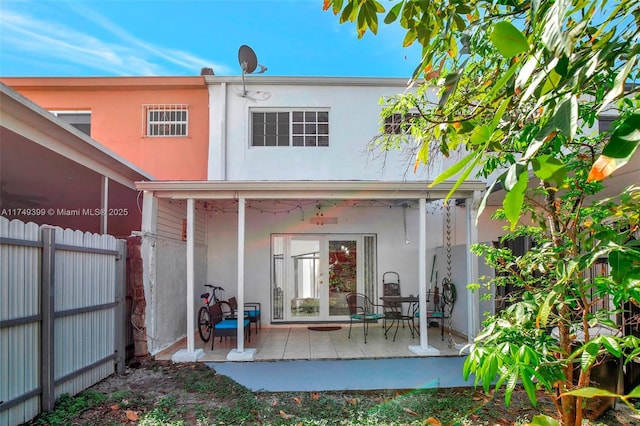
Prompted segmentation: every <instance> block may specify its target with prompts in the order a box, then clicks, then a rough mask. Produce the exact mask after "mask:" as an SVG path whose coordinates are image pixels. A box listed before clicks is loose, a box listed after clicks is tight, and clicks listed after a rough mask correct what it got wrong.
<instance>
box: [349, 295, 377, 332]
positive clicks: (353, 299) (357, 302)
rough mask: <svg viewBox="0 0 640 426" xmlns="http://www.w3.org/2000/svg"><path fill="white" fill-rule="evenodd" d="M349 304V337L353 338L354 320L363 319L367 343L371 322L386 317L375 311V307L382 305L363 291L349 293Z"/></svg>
mask: <svg viewBox="0 0 640 426" xmlns="http://www.w3.org/2000/svg"><path fill="white" fill-rule="evenodd" d="M347 305H348V306H349V339H351V326H352V325H353V321H362V323H363V331H364V342H365V343H367V333H368V332H369V323H370V322H377V321H378V320H379V319H383V318H384V315H382V314H380V313H377V312H376V311H375V308H376V307H380V305H376V304H375V303H373V302H372V301H371V300H370V299H369V298H368V297H367V296H365V295H364V294H362V293H349V294H347Z"/></svg>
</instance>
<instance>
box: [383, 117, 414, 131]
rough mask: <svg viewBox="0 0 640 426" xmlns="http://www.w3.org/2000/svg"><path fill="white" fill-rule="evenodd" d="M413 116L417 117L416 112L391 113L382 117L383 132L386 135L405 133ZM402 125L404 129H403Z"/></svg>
mask: <svg viewBox="0 0 640 426" xmlns="http://www.w3.org/2000/svg"><path fill="white" fill-rule="evenodd" d="M414 117H418V114H417V113H408V114H404V115H403V114H393V115H391V116H389V117H386V118H385V119H384V133H385V134H387V135H400V134H402V133H407V130H406V129H408V127H409V125H410V124H411V121H412V120H413V118H414ZM403 126H405V129H404V130H403Z"/></svg>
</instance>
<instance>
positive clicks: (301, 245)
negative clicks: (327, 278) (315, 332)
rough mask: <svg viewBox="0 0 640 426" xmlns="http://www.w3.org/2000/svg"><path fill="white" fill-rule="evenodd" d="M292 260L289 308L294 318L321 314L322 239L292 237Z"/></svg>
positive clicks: (312, 316)
mask: <svg viewBox="0 0 640 426" xmlns="http://www.w3.org/2000/svg"><path fill="white" fill-rule="evenodd" d="M289 251H290V260H291V267H292V277H291V278H292V280H291V287H290V292H289V294H290V298H289V309H290V312H289V314H290V316H291V317H292V318H300V317H302V318H308V319H311V318H314V317H319V316H320V298H321V293H320V290H321V288H322V287H321V284H322V282H321V280H322V277H323V276H324V274H323V273H322V271H321V270H320V240H318V239H294V238H292V239H291V242H290V250H289Z"/></svg>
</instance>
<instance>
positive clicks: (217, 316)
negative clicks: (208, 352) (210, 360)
mask: <svg viewBox="0 0 640 426" xmlns="http://www.w3.org/2000/svg"><path fill="white" fill-rule="evenodd" d="M243 323H244V338H245V340H248V341H251V327H249V324H250V323H249V320H248V319H246V318H245V319H243ZM211 324H212V331H213V336H212V337H211V349H212V350H213V342H214V341H215V340H216V336H220V341H221V342H222V338H223V337H234V336H237V334H238V319H237V318H236V319H230V318H226V317H224V314H223V313H222V307H221V304H220V302H217V303H214V304H213V305H211Z"/></svg>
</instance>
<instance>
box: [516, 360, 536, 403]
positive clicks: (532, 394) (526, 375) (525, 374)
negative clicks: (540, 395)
mask: <svg viewBox="0 0 640 426" xmlns="http://www.w3.org/2000/svg"><path fill="white" fill-rule="evenodd" d="M532 376H533V373H532V372H531V368H528V367H525V368H523V371H522V374H521V375H520V378H521V381H522V387H524V390H525V392H527V396H528V397H529V401H531V404H532V405H533V406H534V407H535V406H536V405H537V400H538V399H537V397H536V387H535V385H534V384H533V381H532Z"/></svg>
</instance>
